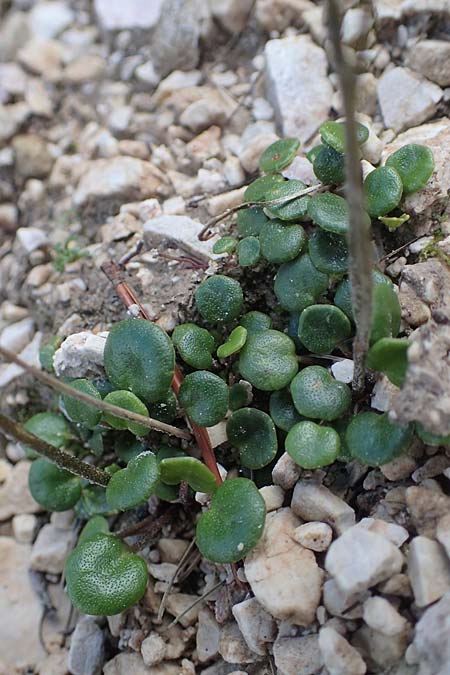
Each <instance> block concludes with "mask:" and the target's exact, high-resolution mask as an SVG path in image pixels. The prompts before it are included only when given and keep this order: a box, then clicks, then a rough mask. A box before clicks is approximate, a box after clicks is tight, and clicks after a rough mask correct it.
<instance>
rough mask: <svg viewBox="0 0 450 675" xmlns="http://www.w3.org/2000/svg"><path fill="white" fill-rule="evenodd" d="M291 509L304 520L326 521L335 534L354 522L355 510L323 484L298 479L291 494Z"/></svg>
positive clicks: (340, 532)
mask: <svg viewBox="0 0 450 675" xmlns="http://www.w3.org/2000/svg"><path fill="white" fill-rule="evenodd" d="M291 506H292V510H293V511H294V513H295V514H296V515H297V516H299V517H300V518H302V519H303V520H306V521H311V520H314V521H320V522H324V523H328V525H330V526H331V527H332V528H333V529H334V530H335V532H336V533H337V534H342V532H344V531H345V530H346V529H348V528H349V527H352V525H354V524H355V511H354V510H353V509H352V507H351V506H349V505H348V504H346V503H345V502H344V501H343V500H342V499H340V497H337V496H336V495H334V494H333V493H332V492H331V490H329V489H328V488H327V487H325V486H324V485H318V484H317V483H315V482H313V481H309V480H299V481H298V483H297V485H296V486H295V489H294V494H293V496H292V504H291Z"/></svg>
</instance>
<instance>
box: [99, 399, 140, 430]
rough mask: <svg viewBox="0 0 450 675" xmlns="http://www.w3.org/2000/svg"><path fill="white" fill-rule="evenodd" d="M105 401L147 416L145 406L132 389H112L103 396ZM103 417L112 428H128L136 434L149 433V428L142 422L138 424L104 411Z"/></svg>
mask: <svg viewBox="0 0 450 675" xmlns="http://www.w3.org/2000/svg"><path fill="white" fill-rule="evenodd" d="M105 403H110V404H111V405H116V406H118V407H119V408H124V410H129V411H130V412H133V413H136V414H138V415H142V416H143V417H148V410H147V407H146V406H145V405H144V404H143V403H142V401H141V400H140V399H139V398H138V397H137V396H135V394H133V392H132V391H126V390H122V391H120V390H119V391H112V392H111V393H110V394H108V395H107V396H105ZM104 418H105V421H106V422H108V424H110V425H111V426H112V427H113V428H114V429H122V430H123V429H128V431H131V433H132V434H135V435H136V436H147V434H148V433H149V429H148V428H147V427H144V425H143V424H139V422H132V421H131V420H124V419H122V418H121V417H116V415H112V414H111V413H106V412H105V413H104Z"/></svg>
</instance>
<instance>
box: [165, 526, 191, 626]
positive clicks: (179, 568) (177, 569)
mask: <svg viewBox="0 0 450 675" xmlns="http://www.w3.org/2000/svg"><path fill="white" fill-rule="evenodd" d="M194 546H195V537H194V539H193V540H192V541H191V543H190V544H189V546H188V547H187V549H186V550H185V552H184V553H183V555H182V556H181V558H180V561H179V563H178V565H177V568H176V570H175V573H174V575H173V577H172V579H171V580H170V581H169V583H168V585H167V588H166V590H165V591H164V595H163V596H162V598H161V604H160V605H159V610H158V621H161V619H162V618H163V615H164V610H165V608H166V602H167V598H168V597H169V595H170V591H171V590H172V587H173V585H174V583H175V581H176V579H177V577H178V575H179V574H180V571H181V569H182V567H183V566H184V563H185V562H186V560H187V558H188V556H189V553H190V552H191V551H192V549H193V548H194Z"/></svg>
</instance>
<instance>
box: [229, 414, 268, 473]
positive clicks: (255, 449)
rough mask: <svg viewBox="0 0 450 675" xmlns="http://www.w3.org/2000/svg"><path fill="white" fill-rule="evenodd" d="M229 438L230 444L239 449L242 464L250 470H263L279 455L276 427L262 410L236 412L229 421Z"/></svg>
mask: <svg viewBox="0 0 450 675" xmlns="http://www.w3.org/2000/svg"><path fill="white" fill-rule="evenodd" d="M227 436H228V440H229V441H230V443H231V444H232V445H233V446H234V447H236V448H238V450H239V452H240V456H241V464H243V465H244V466H246V467H248V468H249V469H261V468H262V467H263V466H266V465H267V464H269V463H270V462H271V461H272V460H273V458H274V457H275V455H276V454H277V449H278V442H277V433H276V431H275V425H274V423H273V421H272V418H271V417H269V415H267V414H266V413H265V412H263V411H262V410H256V409H255V408H241V409H240V410H236V412H234V413H233V414H232V415H231V417H230V419H229V420H228V423H227Z"/></svg>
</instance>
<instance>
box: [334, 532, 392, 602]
mask: <svg viewBox="0 0 450 675" xmlns="http://www.w3.org/2000/svg"><path fill="white" fill-rule="evenodd" d="M368 551H370V555H368ZM403 560H404V559H403V555H402V554H401V553H400V551H399V550H398V548H397V547H396V546H394V544H392V543H391V542H390V541H389V540H388V539H386V538H385V537H383V536H381V535H380V534H376V533H375V532H370V531H367V530H365V529H363V528H361V527H352V528H350V529H348V530H347V531H346V532H344V534H343V535H341V536H340V537H339V539H336V541H334V542H333V543H332V544H331V546H330V548H329V549H328V553H327V557H326V560H325V569H326V570H327V572H328V573H329V574H330V575H331V576H333V577H334V579H335V581H336V582H337V584H338V586H339V587H340V588H341V589H342V590H343V591H344V592H345V593H347V594H351V593H358V592H360V591H364V590H367V589H368V588H371V587H372V586H375V585H376V584H378V583H379V582H380V581H384V580H385V579H388V578H389V577H391V576H392V575H393V574H397V572H400V570H401V568H402V565H403Z"/></svg>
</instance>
